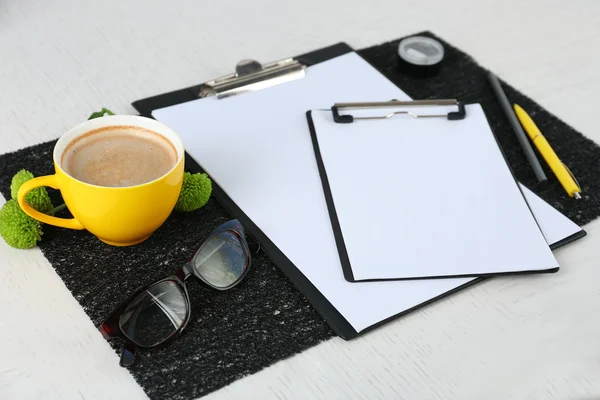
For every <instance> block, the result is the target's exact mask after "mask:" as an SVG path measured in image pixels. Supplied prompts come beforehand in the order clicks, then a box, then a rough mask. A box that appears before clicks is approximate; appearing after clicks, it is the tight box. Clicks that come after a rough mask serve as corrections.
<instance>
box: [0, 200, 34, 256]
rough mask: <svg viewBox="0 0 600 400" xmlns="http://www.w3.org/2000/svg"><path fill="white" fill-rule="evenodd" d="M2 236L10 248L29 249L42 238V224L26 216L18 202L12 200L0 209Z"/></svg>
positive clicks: (0, 230)
mask: <svg viewBox="0 0 600 400" xmlns="http://www.w3.org/2000/svg"><path fill="white" fill-rule="evenodd" d="M0 236H2V238H3V239H4V241H6V243H8V245H9V246H12V247H14V248H17V249H29V248H31V247H34V246H35V245H36V243H37V242H38V241H39V240H40V239H41V238H42V223H41V222H39V221H37V220H35V219H33V218H31V217H30V216H28V215H27V214H25V213H24V212H23V210H21V207H19V203H18V202H17V200H15V199H11V200H9V201H7V202H6V203H5V204H4V205H3V206H2V208H1V209H0Z"/></svg>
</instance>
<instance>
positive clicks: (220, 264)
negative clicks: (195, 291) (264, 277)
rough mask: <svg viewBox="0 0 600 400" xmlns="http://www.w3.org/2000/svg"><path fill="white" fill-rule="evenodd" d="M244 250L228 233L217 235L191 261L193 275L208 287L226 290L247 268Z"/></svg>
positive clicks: (240, 243)
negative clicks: (201, 279) (203, 281)
mask: <svg viewBox="0 0 600 400" xmlns="http://www.w3.org/2000/svg"><path fill="white" fill-rule="evenodd" d="M247 257H248V256H247V254H246V250H245V248H244V246H243V244H242V242H241V241H240V239H239V238H238V236H237V235H236V234H235V233H233V232H230V231H225V232H221V233H219V234H217V235H216V236H214V237H213V238H212V239H210V240H209V241H208V242H207V243H205V244H204V246H202V248H200V250H198V252H197V253H196V255H195V256H194V258H193V259H192V267H193V268H194V271H195V273H196V274H197V275H198V276H200V277H201V278H203V279H204V280H205V281H206V282H207V283H208V284H209V285H212V286H214V287H216V288H227V287H229V286H231V285H233V284H234V283H236V282H237V281H239V280H240V279H241V278H242V277H243V276H244V273H245V272H246V269H247V268H248V263H247Z"/></svg>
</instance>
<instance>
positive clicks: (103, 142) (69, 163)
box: [61, 126, 177, 187]
mask: <svg viewBox="0 0 600 400" xmlns="http://www.w3.org/2000/svg"><path fill="white" fill-rule="evenodd" d="M176 163H177V150H176V149H175V147H174V146H173V144H172V143H171V142H169V141H168V140H167V139H166V138H164V137H163V136H161V135H160V134H158V133H156V132H153V131H150V130H147V129H142V128H139V127H137V126H108V127H104V128H100V129H97V130H94V131H91V132H88V133H86V134H85V135H83V136H80V137H78V138H77V139H75V140H73V141H72V142H71V143H69V144H68V145H67V148H66V149H65V151H64V153H63V155H62V158H61V166H62V168H63V169H64V170H65V172H66V173H67V174H69V175H71V176H72V177H73V178H75V179H78V180H80V181H82V182H86V183H89V184H91V185H97V186H107V187H126V186H135V185H141V184H143V183H148V182H151V181H153V180H155V179H157V178H160V177H161V176H163V175H164V174H166V173H167V172H169V170H171V168H173V167H174V166H175V164H176Z"/></svg>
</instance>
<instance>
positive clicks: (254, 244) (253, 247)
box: [246, 235, 262, 255]
mask: <svg viewBox="0 0 600 400" xmlns="http://www.w3.org/2000/svg"><path fill="white" fill-rule="evenodd" d="M246 243H248V249H249V250H250V254H252V255H256V254H258V253H259V252H260V251H261V250H262V247H261V245H260V243H259V242H258V241H256V240H255V239H254V238H253V237H252V236H250V235H248V238H247V239H246Z"/></svg>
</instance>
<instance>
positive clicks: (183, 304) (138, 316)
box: [119, 281, 189, 347]
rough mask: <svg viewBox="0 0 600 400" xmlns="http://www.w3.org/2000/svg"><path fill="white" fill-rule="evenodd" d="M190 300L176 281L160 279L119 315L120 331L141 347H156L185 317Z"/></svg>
mask: <svg viewBox="0 0 600 400" xmlns="http://www.w3.org/2000/svg"><path fill="white" fill-rule="evenodd" d="M188 312H189V310H188V302H187V299H186V295H185V293H184V292H183V290H182V288H181V286H180V285H179V284H177V283H176V282H174V281H162V282H158V283H156V284H154V285H152V286H150V287H149V288H148V289H146V290H145V291H144V292H143V293H141V294H140V295H139V296H137V297H136V298H135V299H134V300H133V301H132V302H131V303H130V304H129V306H127V308H126V309H125V311H123V313H122V314H121V316H120V317H119V327H120V328H121V331H122V332H123V333H124V334H125V335H126V336H127V337H128V338H129V339H131V340H132V341H134V342H135V343H137V344H138V345H139V346H146V347H151V346H156V345H158V344H160V343H162V342H164V341H165V340H166V339H168V338H169V336H171V335H172V334H173V333H175V332H176V331H177V330H178V329H179V328H180V327H181V326H182V325H183V324H184V323H185V320H186V316H187V313H188Z"/></svg>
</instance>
